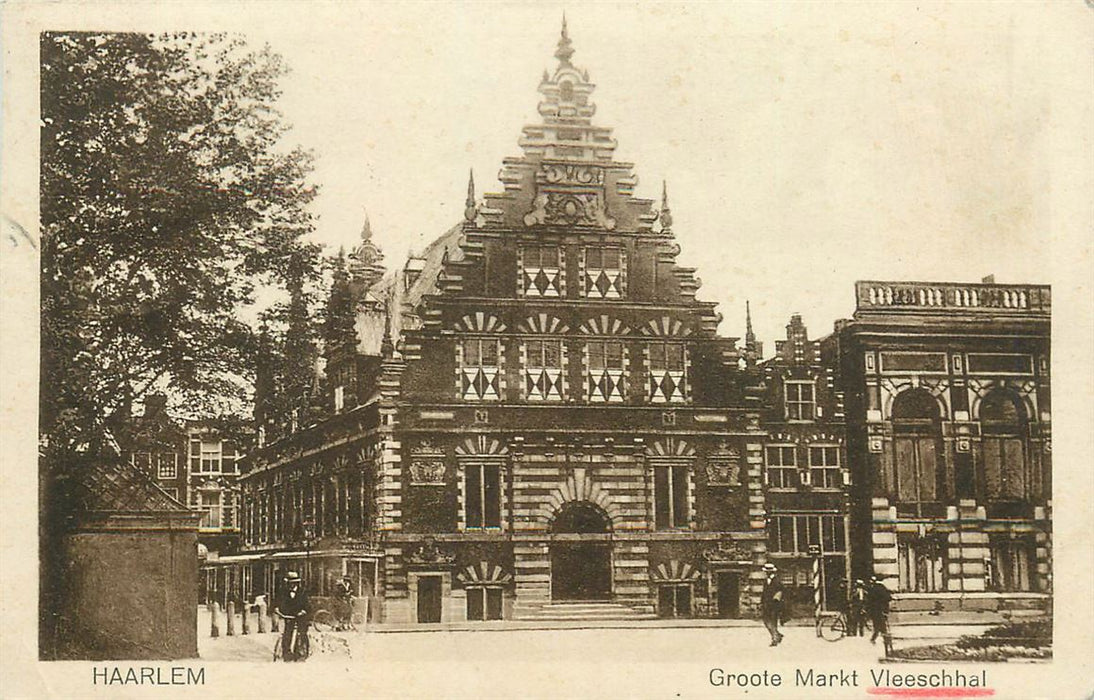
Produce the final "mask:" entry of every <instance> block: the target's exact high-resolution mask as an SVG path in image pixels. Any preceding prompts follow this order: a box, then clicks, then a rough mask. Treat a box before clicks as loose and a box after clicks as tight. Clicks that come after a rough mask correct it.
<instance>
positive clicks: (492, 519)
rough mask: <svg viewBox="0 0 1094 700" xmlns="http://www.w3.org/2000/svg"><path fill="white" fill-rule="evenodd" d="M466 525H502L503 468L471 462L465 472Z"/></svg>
mask: <svg viewBox="0 0 1094 700" xmlns="http://www.w3.org/2000/svg"><path fill="white" fill-rule="evenodd" d="M464 526H465V527H466V528H468V529H471V528H478V529H481V528H486V527H501V468H500V467H498V466H497V465H492V464H469V465H467V467H466V469H465V472H464Z"/></svg>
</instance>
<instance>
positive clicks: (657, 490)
mask: <svg viewBox="0 0 1094 700" xmlns="http://www.w3.org/2000/svg"><path fill="white" fill-rule="evenodd" d="M653 474H654V483H653V496H654V517H655V524H656V526H657V528H658V529H659V530H661V529H671V528H683V527H688V519H689V515H690V514H689V512H688V510H689V509H688V468H687V466H685V465H675V466H668V467H654V470H653Z"/></svg>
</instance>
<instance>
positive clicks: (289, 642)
mask: <svg viewBox="0 0 1094 700" xmlns="http://www.w3.org/2000/svg"><path fill="white" fill-rule="evenodd" d="M274 612H276V613H277V614H278V615H279V616H281V618H282V619H283V620H284V621H285V630H284V632H282V634H281V656H282V658H283V659H285V661H303V660H304V659H305V658H307V654H306V652H305V653H301V654H300V655H299V656H297V653H296V652H297V649H295V648H293V647H294V645H293V632H294V631H295V632H296V634H297V636H298V637H299V639H300V640H301V642H302V643H304V644H305V647H304V649H307V646H306V644H307V641H306V640H307V638H308V594H307V592H306V591H305V590H304V586H303V582H302V581H301V580H300V574H298V573H296V572H295V571H290V572H289V573H287V574H286V575H285V585H284V586H283V587H282V589H281V596H280V597H279V598H278V600H277V603H276V606H275V607H274Z"/></svg>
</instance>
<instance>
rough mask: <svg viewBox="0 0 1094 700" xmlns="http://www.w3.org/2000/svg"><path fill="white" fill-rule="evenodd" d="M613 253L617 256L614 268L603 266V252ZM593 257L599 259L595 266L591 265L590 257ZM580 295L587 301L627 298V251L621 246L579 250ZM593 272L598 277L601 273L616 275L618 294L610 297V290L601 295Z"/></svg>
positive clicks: (592, 247)
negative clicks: (580, 265) (580, 264)
mask: <svg viewBox="0 0 1094 700" xmlns="http://www.w3.org/2000/svg"><path fill="white" fill-rule="evenodd" d="M609 250H610V251H614V252H616V253H617V254H618V258H617V261H616V266H615V267H607V266H605V264H604V253H605V251H609ZM593 255H595V256H597V257H598V258H599V260H598V262H597V263H596V264H593V263H592V260H591V257H592V256H593ZM581 262H582V268H581V269H582V272H581V293H582V296H584V297H585V298H587V299H604V300H614V299H626V298H627V249H626V247H625V246H622V245H591V246H584V247H583V248H582V250H581ZM594 271H595V273H597V275H599V273H601V272H605V273H610V272H615V273H616V279H617V280H618V287H619V290H618V294H617V295H614V296H613V295H612V294H611V293H610V292H611V289H609V292H608V293H604V294H601V293H600V290H599V289H597V287H596V283H595V279H594V274H593V273H594Z"/></svg>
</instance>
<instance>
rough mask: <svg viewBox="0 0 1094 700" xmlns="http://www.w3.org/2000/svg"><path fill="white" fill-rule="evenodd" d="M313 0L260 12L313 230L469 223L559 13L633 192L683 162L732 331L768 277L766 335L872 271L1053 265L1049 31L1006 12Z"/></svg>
mask: <svg viewBox="0 0 1094 700" xmlns="http://www.w3.org/2000/svg"><path fill="white" fill-rule="evenodd" d="M315 7H316V9H315V10H314V11H312V12H309V13H307V16H306V17H304V16H302V15H300V14H298V13H297V12H288V13H285V14H280V13H272V14H271V20H274V19H276V20H277V21H270V22H265V23H256V24H255V26H252V27H249V28H247V30H246V34H247V36H248V38H249V39H250V40H251V41H254V42H256V43H259V42H268V43H269V44H270V46H271V47H272V48H273V49H274V50H275V51H277V52H279V53H281V54H282V55H283V56H284V57H285V59H286V62H287V64H288V65H289V67H290V68H291V70H292V73H291V74H290V75H289V76H288V77H287V78H286V80H285V81H284V83H283V85H284V96H283V100H282V103H281V108H282V110H283V111H284V113H285V116H286V118H287V119H288V121H289V122H290V123H291V124H293V131H292V132H291V135H290V137H291V138H292V139H293V140H294V141H295V142H297V143H300V144H301V145H304V146H305V147H308V148H312V149H313V150H314V151H315V153H316V156H317V167H316V171H315V180H316V182H317V183H318V184H319V186H320V195H319V197H318V199H317V201H316V202H315V205H314V206H315V209H314V210H315V212H316V213H317V215H318V217H319V218H318V230H317V232H316V239H317V240H319V241H321V242H323V243H325V244H328V245H330V246H331V247H332V248H334V249H336V248H337V247H338V246H341V245H344V246H346V247H347V248H348V247H351V246H352V245H354V243H355V241H356V239H357V236H358V234H359V231H360V229H361V226H362V222H363V219H364V216H365V214H366V212H367V214H368V216H369V218H370V220H371V222H372V228H373V231H374V233H375V236H376V240H377V242H378V243H379V244H380V245H381V247H382V248H383V249H384V251H385V252H386V254H387V261H388V263H389V265H392V264H399V263H401V261H402V260H403V259H404V258H405V256H406V254H407V252H408V251H409V250H410V249H416V248H420V247H422V246H423V245H424V244H425V243H427V242H428V241H429V240H432V238H434V237H436V236H437V235H439V234H440V233H441V232H443V231H444V230H446V229H447V228H448V227H449V226H450V225H451V224H452V223H454V222H456V221H459V220H460V217H461V215H462V210H463V202H464V195H465V191H466V183H467V174H468V171H469V169H473V170H474V171H475V176H476V183H477V185H478V188H479V192H480V194H481V193H482V192H483V191H497V190H498V189H500V185H499V184H498V183H497V180H496V175H497V172H498V170H499V168H500V165H501V161H502V158H504V157H506V156H511V155H519V153H520V150H519V148H518V147H517V138H518V136H519V134H520V129H521V127H522V126H523V125H525V124H528V123H535V122H536V121H538V117H537V115H536V111H535V108H536V104H537V102H538V98H539V95H538V93H537V92H536V86H537V84H538V82H539V79H540V76H541V74H542V72H543V70H544V69H545V68H546V69H553V68H554V66H555V64H556V60H555V59H554V58H553V56H552V54H553V52H554V49H555V44H556V42H557V40H558V35H559V28H560V21H561V15H562V13H563V11H565V12H566V14H567V18H568V23H569V29H570V36H571V38H572V40H573V45H574V48H575V49H576V54H575V56H574V58H573V61H574V63H575V64H576V65H578V66H579V67H581V68H585V69H587V70H588V71H589V73H590V75H591V78H592V80H593V82H595V83H596V84H597V86H598V87H597V90H596V92H595V93H594V95H593V100H594V102H596V104H597V107H598V112H597V115H596V118H595V120H594V123H596V124H600V125H604V126H611V127H613V128H614V129H615V137H616V139H617V140H618V142H619V148H618V150H617V153H616V157H617V159H620V160H625V161H630V162H633V163H635V164H636V171H637V173H638V176H639V187H638V190H637V194H638V196H645V197H650V198H657V197H659V194H660V189H661V181H662V180H665V181H667V183H668V190H669V198H670V204H671V206H672V210H673V217H674V220H675V224H674V230H675V232H676V235H677V238H678V241H679V243H680V245H681V247H682V253H681V255H680V258H679V261H680V262H681V264H684V265H690V266H695V267H697V268H698V275H699V277H700V278H701V279H702V280H703V287H702V288H701V290H700V292H699V296H700V298H702V299H704V300H709V301H714V302H717V303H718V304H719V310H720V311H721V313H722V314H723V315H724V317H725V320H724V322H723V324H722V327H721V332H722V333H724V334H726V335H731V336H739V335H743V326H744V305H745V300H746V299H750V300H751V303H752V313H753V321H754V325H755V328H756V332H757V334H758V335H759V337H760V339H761V340H764V341H765V343H766V345H767V348H768V352H770V351H771V350H772V349H773V342H772V341H773V340H775V339H778V338H783V337H785V325H786V323H787V320H788V318H789V316H790V314H792V313H801V314H802V315H803V318H804V320H805V322H806V324H807V325H808V326H809V327H810V331H811V334H812V335H813V336H815V337H819V336H821V335H824V334H825V333H827V332H830V331H831V328H832V323H833V321H834V320H836V319H837V318H844V317H847V316H849V315H850V314H851V313H852V312H853V310H854V309H853V299H854V296H853V284H854V281H855V280H857V279H901V280H932V281H971V282H976V281H979V280H980V279H981V278H982V277H983V276H984V275H988V274H994V275H995V277H996V280H997V281H1000V282H1030V283H1043V282H1047V279H1046V278H1047V272H1046V270H1045V267H1046V265H1047V257H1046V256H1047V247H1046V246H1045V245H1044V243H1045V242H1046V238H1047V234H1048V232H1049V231H1050V229H1051V226H1052V222H1051V210H1050V207H1049V206H1048V199H1047V197H1045V196H1042V193H1043V192H1044V189H1045V185H1046V183H1047V182H1048V177H1049V167H1048V165H1047V164H1048V162H1049V157H1050V141H1049V139H1047V138H1046V128H1045V127H1046V123H1047V122H1048V120H1049V118H1050V116H1051V107H1052V101H1051V95H1050V91H1049V89H1048V87H1047V84H1046V83H1045V81H1043V80H1042V79H1041V72H1042V71H1043V70H1044V65H1043V63H1042V61H1041V60H1040V56H1041V54H1042V52H1041V49H1040V47H1041V44H1042V42H1043V40H1044V38H1045V37H1043V36H1040V35H1039V33H1038V32H1036V31H1032V30H1028V29H1027V28H1026V27H1025V26H1024V25H1023V23H1022V22H1020V21H1019V20H1020V19H1021V18H1020V17H1018V18H1016V17H1015V16H1014V15H1013V14H1012V15H1010V16H1009V17H1008V15H1007V14H1006V13H998V12H992V11H991V10H990V9H989V8H983V11H981V12H975V11H973V12H966V13H962V16H961V18H960V19H959V20H958V21H955V19H954V17H952V16H950V15H949V14H943V15H939V14H932V13H931V12H929V11H917V10H916V9H915V7H914V6H913V5H910V4H905V5H902V6H901V7H902V8H903V9H901V10H899V11H894V8H893V7H892V6H880V7H879V6H873V5H859V6H855V8H854V11H849V8H847V7H844V8H843V11H835V12H833V11H830V10H831V8H830V7H828V6H825V5H820V4H817V5H812V4H796V5H788V6H781V9H776V10H774V11H772V10H770V9H768V8H766V7H762V6H758V5H691V6H682V5H639V6H634V5H585V4H582V5H576V4H575V5H574V6H566V7H564V6H561V5H553V4H535V5H512V4H489V5H487V4H471V5H428V6H427V5H409V6H404V5H339V6H315ZM296 9H297V10H298V9H299V8H296ZM837 9H838V8H837Z"/></svg>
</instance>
